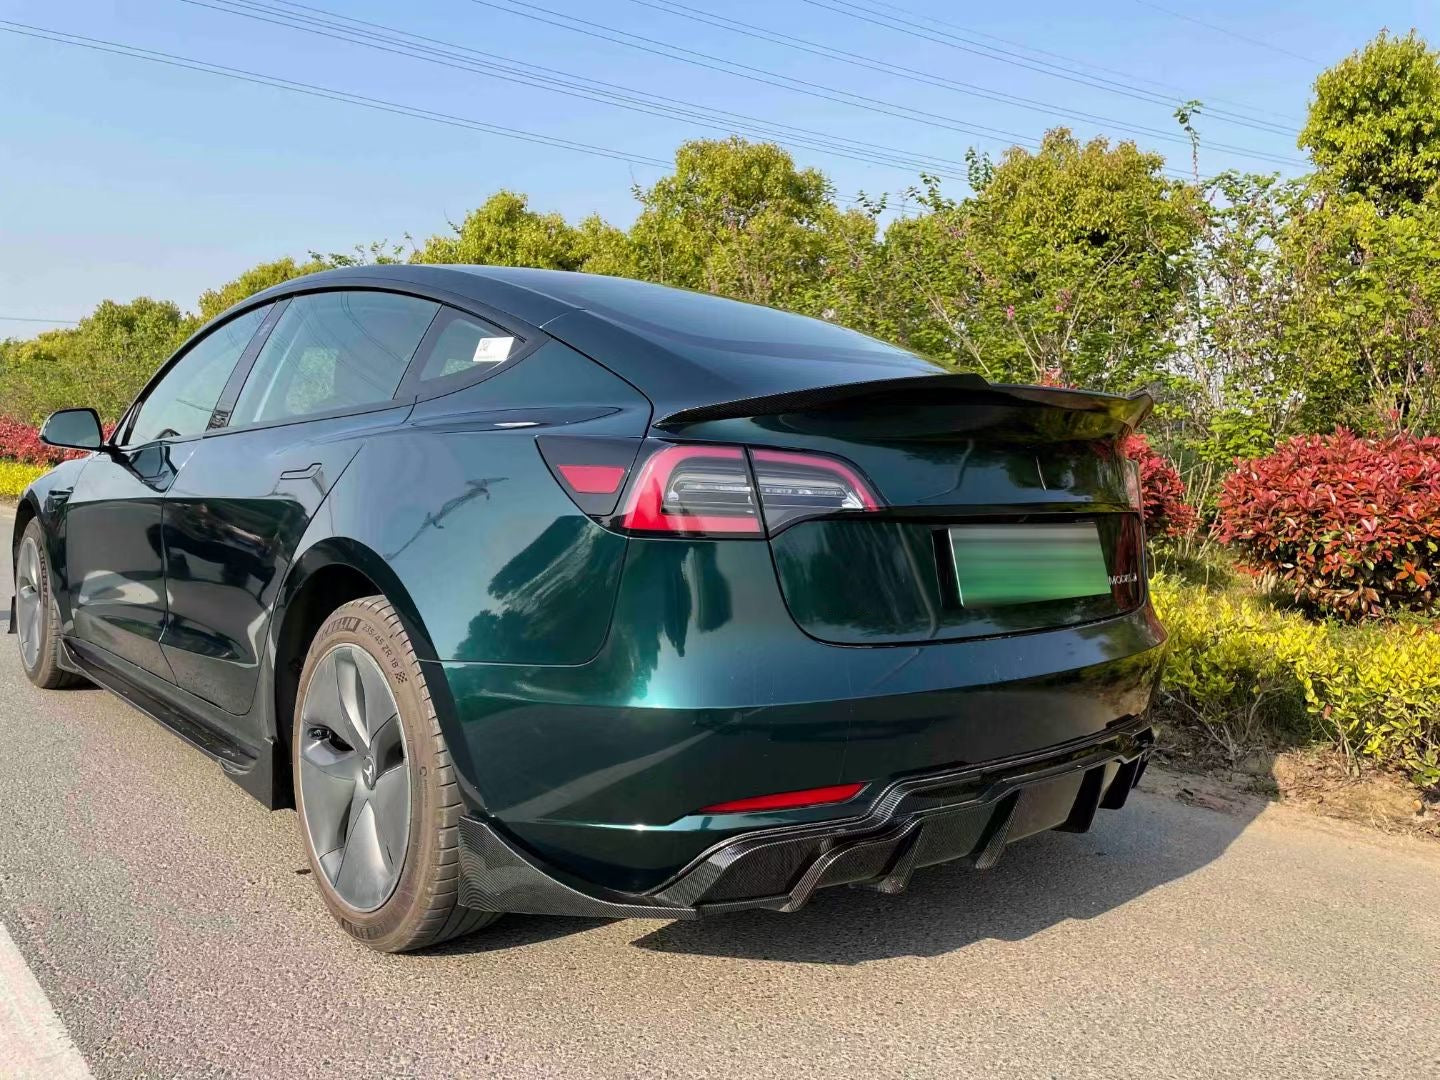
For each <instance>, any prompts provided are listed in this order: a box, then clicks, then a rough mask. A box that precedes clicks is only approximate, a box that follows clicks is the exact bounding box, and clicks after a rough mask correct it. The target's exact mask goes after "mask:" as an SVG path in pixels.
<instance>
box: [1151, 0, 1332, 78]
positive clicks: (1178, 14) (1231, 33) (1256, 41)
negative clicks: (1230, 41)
mask: <svg viewBox="0 0 1440 1080" xmlns="http://www.w3.org/2000/svg"><path fill="white" fill-rule="evenodd" d="M1135 2H1136V3H1137V4H1139V5H1140V6H1141V7H1148V8H1150V9H1152V10H1154V11H1158V12H1160V14H1162V15H1169V16H1170V17H1171V18H1172V19H1183V20H1185V21H1186V22H1190V23H1194V24H1195V25H1196V26H1203V27H1204V28H1205V29H1206V30H1213V31H1214V32H1215V33H1217V34H1224V35H1225V36H1226V37H1232V38H1234V39H1235V40H1236V41H1243V42H1245V43H1246V44H1247V45H1254V46H1255V47H1256V48H1259V49H1269V50H1270V51H1271V52H1277V53H1279V54H1280V55H1281V56H1288V57H1290V58H1291V59H1292V60H1303V61H1304V62H1305V63H1307V64H1313V65H1314V66H1315V67H1324V66H1325V65H1324V64H1323V63H1321V62H1320V61H1319V60H1316V59H1315V58H1314V57H1313V56H1304V55H1302V54H1301V53H1297V52H1291V51H1290V50H1289V49H1286V48H1284V47H1282V46H1280V45H1275V44H1273V43H1271V42H1269V41H1262V40H1261V39H1260V38H1253V37H1247V36H1246V35H1245V34H1241V33H1239V32H1238V31H1235V30H1231V29H1228V28H1227V27H1224V26H1220V25H1218V24H1216V23H1211V22H1206V21H1205V20H1204V19H1197V18H1196V17H1195V16H1194V15H1187V14H1186V13H1185V12H1183V11H1174V10H1172V9H1170V8H1167V7H1161V6H1160V5H1159V4H1152V3H1151V2H1150V0H1135Z"/></svg>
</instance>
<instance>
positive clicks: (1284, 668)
mask: <svg viewBox="0 0 1440 1080" xmlns="http://www.w3.org/2000/svg"><path fill="white" fill-rule="evenodd" d="M1151 591H1152V595H1153V596H1154V600H1155V606H1156V608H1157V610H1158V611H1159V613H1160V618H1161V620H1162V621H1163V622H1164V623H1165V627H1166V629H1167V630H1169V632H1170V655H1169V659H1168V661H1167V665H1166V673H1165V681H1164V690H1165V692H1166V698H1167V701H1168V702H1169V703H1171V704H1173V705H1174V706H1175V707H1176V709H1177V710H1178V712H1179V714H1180V715H1182V716H1184V717H1189V718H1191V719H1194V720H1196V721H1198V722H1199V723H1200V724H1201V725H1202V726H1203V727H1204V728H1205V729H1206V730H1207V731H1209V732H1210V733H1211V734H1212V735H1213V736H1215V737H1216V739H1217V740H1219V741H1220V742H1221V743H1222V745H1224V746H1225V747H1226V749H1227V750H1228V751H1229V752H1230V753H1231V755H1232V757H1239V756H1241V755H1243V753H1244V752H1245V750H1246V749H1248V748H1249V747H1251V746H1253V745H1255V744H1256V743H1257V742H1259V741H1263V740H1264V739H1266V738H1269V739H1270V740H1271V741H1274V740H1275V739H1280V740H1289V741H1293V740H1294V739H1295V738H1297V737H1311V738H1317V737H1318V738H1326V739H1330V740H1333V741H1334V742H1335V744H1336V745H1337V746H1338V747H1339V748H1340V749H1341V750H1342V751H1343V752H1344V753H1345V754H1346V755H1347V757H1349V758H1350V759H1351V760H1352V761H1353V760H1355V759H1356V758H1358V757H1366V758H1370V759H1372V760H1375V761H1378V762H1384V763H1387V764H1392V765H1397V766H1401V767H1403V768H1405V769H1407V770H1409V772H1410V773H1411V775H1412V776H1413V777H1414V779H1415V782H1416V783H1417V784H1419V785H1421V786H1422V787H1434V786H1436V785H1440V627H1436V626H1435V625H1427V624H1421V623H1410V624H1407V623H1399V624H1394V625H1389V626H1367V627H1362V628H1355V627H1347V626H1340V625H1336V624H1326V623H1315V622H1311V621H1310V620H1308V619H1306V618H1304V617H1303V616H1301V615H1299V614H1297V613H1294V612H1288V611H1281V610H1279V609H1277V608H1275V607H1274V606H1272V605H1271V604H1270V603H1269V602H1267V601H1266V600H1265V599H1264V598H1263V597H1261V596H1259V595H1257V594H1255V593H1252V592H1249V591H1247V590H1243V589H1234V590H1230V591H1226V592H1218V593H1217V592H1210V591H1207V590H1205V589H1201V588H1196V587H1193V586H1186V585H1182V584H1180V583H1179V582H1177V581H1175V580H1174V579H1172V578H1168V577H1165V576H1163V575H1162V576H1160V577H1158V578H1157V579H1156V580H1155V581H1154V582H1153V583H1152V585H1151Z"/></svg>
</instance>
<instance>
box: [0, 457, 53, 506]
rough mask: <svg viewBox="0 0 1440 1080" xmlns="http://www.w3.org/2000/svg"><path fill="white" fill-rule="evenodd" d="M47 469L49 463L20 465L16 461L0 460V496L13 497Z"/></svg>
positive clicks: (48, 469) (48, 468) (47, 470)
mask: <svg viewBox="0 0 1440 1080" xmlns="http://www.w3.org/2000/svg"><path fill="white" fill-rule="evenodd" d="M49 471H50V466H49V465H22V464H21V463H20V462H18V461H0V496H8V497H10V498H14V497H15V496H16V495H19V494H20V493H21V492H23V491H24V490H25V489H26V488H27V487H29V486H30V481H32V480H34V479H35V478H36V477H37V476H43V475H45V473H47V472H49Z"/></svg>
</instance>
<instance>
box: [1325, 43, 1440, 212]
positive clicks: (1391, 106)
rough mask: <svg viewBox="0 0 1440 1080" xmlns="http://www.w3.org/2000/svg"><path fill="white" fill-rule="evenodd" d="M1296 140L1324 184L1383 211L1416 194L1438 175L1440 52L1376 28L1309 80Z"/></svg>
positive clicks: (1431, 186)
mask: <svg viewBox="0 0 1440 1080" xmlns="http://www.w3.org/2000/svg"><path fill="white" fill-rule="evenodd" d="M1299 145H1300V146H1301V148H1302V149H1306V150H1309V151H1310V156H1311V158H1312V159H1313V160H1314V162H1315V166H1316V168H1317V169H1318V170H1319V173H1320V179H1322V180H1323V181H1325V182H1326V186H1329V187H1332V188H1333V189H1334V190H1336V191H1339V192H1342V193H1354V194H1357V195H1361V196H1363V197H1364V198H1366V199H1368V200H1369V201H1370V202H1372V203H1374V204H1375V205H1376V206H1377V207H1378V208H1379V209H1380V210H1381V212H1383V213H1389V212H1391V211H1393V210H1395V209H1397V208H1399V207H1400V206H1403V205H1404V204H1406V203H1417V202H1419V201H1421V200H1422V199H1423V198H1424V197H1425V195H1426V193H1427V192H1430V191H1432V190H1433V189H1434V188H1435V185H1436V181H1437V179H1440V54H1437V53H1436V52H1435V51H1434V50H1432V49H1430V48H1429V47H1428V46H1427V45H1426V44H1425V42H1424V40H1423V39H1421V38H1420V37H1419V35H1417V34H1416V33H1415V31H1414V30H1411V31H1410V33H1409V34H1407V35H1406V36H1405V37H1403V38H1400V37H1394V36H1392V35H1391V34H1389V33H1387V32H1385V31H1382V32H1381V33H1380V35H1379V36H1378V37H1376V38H1375V39H1374V40H1373V41H1371V42H1370V43H1369V44H1368V45H1366V46H1365V48H1363V49H1360V50H1358V51H1356V52H1354V53H1352V54H1351V55H1350V56H1349V57H1347V58H1346V59H1344V60H1342V61H1341V62H1340V63H1338V64H1336V65H1335V66H1333V67H1331V68H1329V69H1327V70H1326V71H1324V72H1322V73H1321V74H1320V76H1319V78H1317V79H1316V80H1315V99H1314V101H1312V102H1311V104H1310V113H1309V117H1308V119H1307V121H1306V124H1305V128H1304V130H1303V131H1301V133H1300V140H1299Z"/></svg>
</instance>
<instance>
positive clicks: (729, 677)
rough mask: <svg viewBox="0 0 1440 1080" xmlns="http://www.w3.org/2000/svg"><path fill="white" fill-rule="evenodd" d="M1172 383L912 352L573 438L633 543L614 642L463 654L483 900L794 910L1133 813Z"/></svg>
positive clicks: (596, 910) (471, 880)
mask: <svg viewBox="0 0 1440 1080" xmlns="http://www.w3.org/2000/svg"><path fill="white" fill-rule="evenodd" d="M1148 405H1149V400H1148V398H1144V397H1143V396H1142V397H1137V398H1117V397H1109V396H1106V395H1097V394H1085V393H1076V392H1070V391H1064V390H1055V389H1047V388H1037V387H1003V386H992V385H989V384H987V383H985V382H984V381H983V380H980V379H978V378H975V377H973V376H963V375H913V374H910V373H907V374H906V376H905V377H903V378H896V379H868V380H861V381H859V382H853V383H841V384H835V385H830V386H818V387H815V386H811V387H802V388H801V389H799V390H796V391H782V392H780V393H772V394H765V395H758V396H751V397H737V398H732V399H729V400H724V401H718V402H713V403H709V404H698V405H692V406H690V407H686V408H680V409H675V410H672V411H668V412H666V411H662V410H658V409H657V412H658V413H659V415H657V416H656V418H655V420H654V423H653V425H652V428H651V431H650V434H649V436H648V437H647V438H645V439H643V440H633V439H615V438H608V439H592V438H587V437H586V436H584V435H573V436H566V435H564V434H558V435H547V436H542V437H541V438H540V439H539V440H538V443H537V445H538V447H539V450H540V453H541V455H542V457H543V458H544V460H545V463H546V464H547V466H548V467H549V469H550V471H551V473H552V475H553V476H554V478H555V480H556V482H557V483H558V484H559V485H560V486H561V487H562V488H563V489H564V490H565V491H566V493H567V495H569V496H570V498H571V499H572V500H573V501H574V502H575V504H576V506H577V507H579V508H580V509H581V510H582V511H583V512H584V513H585V514H586V515H587V516H589V517H590V518H591V520H592V521H593V522H594V524H595V525H596V526H597V527H599V528H602V529H604V530H606V531H608V532H612V533H618V534H622V535H624V536H626V537H628V543H627V545H626V548H625V554H624V565H623V568H622V571H621V574H620V577H619V585H618V589H617V595H616V597H615V606H614V610H613V612H612V615H611V623H610V631H609V634H608V636H607V638H606V642H605V644H604V646H603V647H602V649H601V650H600V652H599V654H598V655H597V656H595V657H594V658H593V659H592V660H591V661H589V662H588V663H586V664H581V665H575V666H571V667H565V668H558V667H550V668H525V669H520V670H515V669H511V668H505V667H504V666H498V665H493V666H492V665H475V666H470V667H467V668H466V669H464V670H456V671H454V672H452V673H451V676H450V683H451V689H452V692H453V693H454V694H455V696H456V699H457V702H458V703H459V705H460V707H461V708H462V711H464V710H469V714H470V715H471V717H472V718H476V717H480V719H478V720H477V723H478V725H479V727H477V729H476V730H477V731H485V732H487V733H488V736H487V738H486V739H485V740H484V746H485V747H486V748H487V749H486V752H485V753H484V754H480V753H478V752H477V754H476V755H475V759H476V762H477V764H476V784H477V787H478V788H479V790H480V791H482V792H483V793H484V797H485V800H486V812H485V813H484V814H483V815H479V814H477V815H475V816H474V817H473V818H472V819H470V820H467V822H466V823H465V830H466V831H465V836H466V844H465V850H464V852H463V856H464V859H465V865H466V875H465V877H466V882H467V885H466V888H467V890H468V892H467V902H469V903H471V904H473V905H474V906H480V907H484V906H491V907H496V908H500V909H506V910H522V911H536V912H554V913H572V914H595V915H604V914H613V915H625V914H646V913H649V914H656V915H667V916H675V917H688V916H693V915H696V914H700V913H705V912H711V911H723V910H731V909H734V908H737V907H756V906H762V907H770V908H776V909H784V910H792V909H794V908H795V907H798V906H800V905H801V904H803V903H804V902H805V901H806V900H807V899H808V898H809V896H810V895H812V894H813V892H814V890H815V889H816V888H820V887H824V886H829V885H835V884H842V883H850V884H856V883H860V884H867V885H870V886H872V887H875V888H879V889H882V890H885V891H899V890H900V889H902V888H904V886H905V884H906V882H907V881H908V880H909V877H910V875H911V874H912V873H913V872H914V871H915V870H916V869H918V868H921V867H924V866H927V865H931V864H934V863H939V862H944V861H949V860H954V859H966V860H969V861H971V862H972V863H974V864H975V865H977V866H981V867H984V866H988V865H991V864H993V862H994V861H995V860H996V859H998V858H999V856H1000V854H1001V852H1002V851H1003V848H1004V846H1005V844H1007V843H1009V842H1011V841H1014V840H1017V839H1020V838H1021V837H1024V836H1027V835H1030V834H1033V833H1035V832H1039V831H1043V830H1047V829H1054V828H1059V829H1068V830H1077V831H1078V830H1084V829H1087V828H1089V826H1090V824H1091V822H1092V820H1093V818H1094V817H1095V814H1096V812H1097V811H1098V810H1099V809H1101V808H1118V807H1120V806H1122V805H1123V804H1124V802H1125V799H1126V796H1127V795H1128V793H1129V791H1130V790H1131V788H1132V787H1133V785H1134V784H1135V783H1136V782H1137V781H1138V779H1139V776H1140V773H1141V772H1142V771H1143V768H1144V765H1145V761H1146V758H1147V755H1148V752H1149V747H1150V744H1151V739H1152V737H1151V734H1150V729H1149V721H1148V719H1147V712H1148V708H1149V704H1150V699H1151V695H1152V692H1153V689H1154V686H1155V682H1156V680H1157V678H1158V674H1159V668H1160V660H1161V651H1162V650H1161V646H1162V644H1163V640H1164V633H1163V630H1162V629H1161V627H1160V625H1159V624H1158V622H1157V621H1156V619H1155V617H1154V614H1153V612H1152V610H1151V608H1150V606H1149V603H1148V600H1147V597H1146V591H1145V578H1146V567H1145V544H1144V535H1143V528H1142V522H1141V517H1140V500H1139V491H1138V480H1137V478H1136V475H1135V472H1134V470H1133V468H1132V467H1131V466H1130V465H1129V464H1128V463H1127V462H1126V460H1125V459H1124V457H1123V455H1122V454H1121V452H1120V445H1121V443H1122V441H1123V439H1124V437H1125V436H1126V435H1127V434H1129V433H1130V432H1131V431H1132V430H1133V429H1134V427H1135V425H1136V424H1137V423H1138V422H1139V420H1140V419H1141V418H1142V416H1143V414H1144V412H1145V411H1146V409H1147V408H1148ZM500 732H503V738H498V737H493V736H496V735H498V734H499V733H500Z"/></svg>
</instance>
